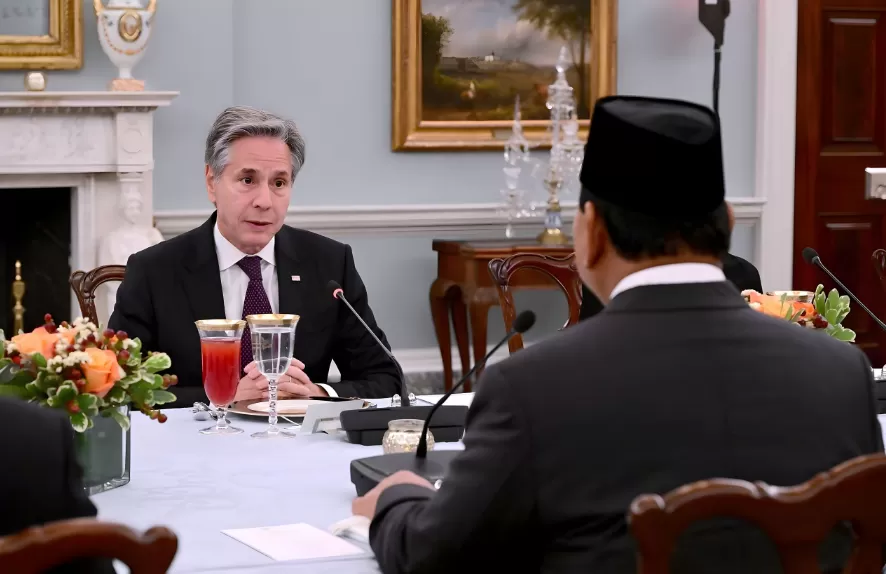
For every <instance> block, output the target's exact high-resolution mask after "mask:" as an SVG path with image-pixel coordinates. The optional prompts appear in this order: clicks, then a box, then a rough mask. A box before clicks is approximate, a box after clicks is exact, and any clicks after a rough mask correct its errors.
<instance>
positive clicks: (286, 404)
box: [246, 399, 317, 415]
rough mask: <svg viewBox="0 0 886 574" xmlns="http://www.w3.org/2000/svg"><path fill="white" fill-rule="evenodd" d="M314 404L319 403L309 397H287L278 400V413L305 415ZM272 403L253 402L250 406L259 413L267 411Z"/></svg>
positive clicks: (249, 407)
mask: <svg viewBox="0 0 886 574" xmlns="http://www.w3.org/2000/svg"><path fill="white" fill-rule="evenodd" d="M312 404H317V403H316V401H312V400H309V399H286V400H282V401H277V414H280V415H303V414H305V413H306V412H308V406H310V405H312ZM269 405H270V403H268V402H267V401H264V402H261V403H252V404H251V405H248V406H247V407H246V408H248V409H249V410H251V411H255V412H258V413H267V412H268V410H269V408H270V406H269Z"/></svg>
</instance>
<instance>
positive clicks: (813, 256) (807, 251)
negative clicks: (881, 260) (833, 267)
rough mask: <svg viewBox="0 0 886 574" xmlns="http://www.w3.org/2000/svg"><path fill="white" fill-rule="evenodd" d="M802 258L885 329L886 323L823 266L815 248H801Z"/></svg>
mask: <svg viewBox="0 0 886 574" xmlns="http://www.w3.org/2000/svg"><path fill="white" fill-rule="evenodd" d="M803 260H804V261H806V263H808V264H809V265H813V266H815V267H818V268H819V269H821V270H822V271H824V272H825V273H826V274H827V276H828V277H830V278H831V279H832V280H833V282H834V283H836V284H837V287H839V288H840V290H841V291H843V293H845V294H846V295H848V296H849V298H850V299H852V300H853V301H854V302H855V303H856V304H857V305H858V306H859V307H861V308H862V310H863V311H864V312H865V313H867V314H868V315H869V316H870V318H871V319H873V320H874V322H875V323H876V324H877V325H879V326H880V328H881V329H883V330H884V331H886V323H883V321H881V320H880V318H879V317H877V316H876V315H874V313H873V311H871V310H870V309H868V308H867V306H866V305H865V304H864V303H862V302H861V301H859V300H858V297H856V296H855V295H854V294H853V293H852V291H850V290H849V289H848V288H847V287H846V286H845V285H843V282H842V281H840V280H839V279H837V276H836V275H834V274H833V273H831V271H830V269H828V268H827V267H825V266H824V263H822V262H821V257H819V256H818V252H817V251H816V250H815V249H813V248H811V247H804V248H803Z"/></svg>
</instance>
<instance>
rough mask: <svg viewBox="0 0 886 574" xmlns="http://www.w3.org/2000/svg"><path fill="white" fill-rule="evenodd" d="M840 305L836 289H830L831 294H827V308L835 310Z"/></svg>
mask: <svg viewBox="0 0 886 574" xmlns="http://www.w3.org/2000/svg"><path fill="white" fill-rule="evenodd" d="M839 304H840V294H839V293H837V290H836V289H831V292H830V293H828V308H829V309H832V308H836V307H837V306H838V305H839Z"/></svg>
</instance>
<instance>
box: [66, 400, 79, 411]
mask: <svg viewBox="0 0 886 574" xmlns="http://www.w3.org/2000/svg"><path fill="white" fill-rule="evenodd" d="M66 406H67V408H68V412H69V413H79V412H80V406H79V405H77V403H76V402H74V401H69V402H68V404H67V405H66Z"/></svg>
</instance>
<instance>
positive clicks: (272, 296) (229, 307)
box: [214, 223, 338, 397]
mask: <svg viewBox="0 0 886 574" xmlns="http://www.w3.org/2000/svg"><path fill="white" fill-rule="evenodd" d="M214 235H215V255H216V257H218V270H219V274H220V275H221V286H222V297H223V298H224V301H225V319H228V320H229V321H239V320H240V319H242V318H243V300H244V299H246V288H247V287H249V275H247V274H246V272H245V271H243V270H242V269H240V266H239V265H237V262H238V261H240V260H241V259H243V258H244V257H248V255H246V254H245V253H243V252H242V251H240V250H239V249H237V248H236V247H234V245H233V244H232V243H231V242H230V241H228V240H227V239H226V238H225V236H224V235H222V234H221V231H219V229H218V223H216V224H215V231H214ZM275 242H276V238H274V237H272V238H271V241H269V242H268V244H267V245H265V247H264V249H262V250H261V251H259V252H258V253H256V255H257V256H258V257H261V282H262V285H263V286H264V288H265V293H266V294H267V295H268V301H269V302H270V303H271V313H279V312H280V288H279V286H278V284H277V260H276V259H275V258H274V244H275ZM281 378H282V381H281V382H287V380H286V378H285V377H281ZM317 386H319V387H323V389H324V390H325V391H326V393H327V394H329V396H330V397H337V396H338V393H336V392H335V390H334V389H333V388H332V387H330V386H329V385H324V384H322V383H317Z"/></svg>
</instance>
